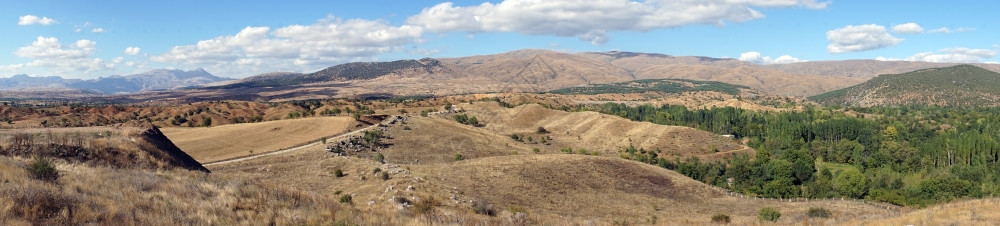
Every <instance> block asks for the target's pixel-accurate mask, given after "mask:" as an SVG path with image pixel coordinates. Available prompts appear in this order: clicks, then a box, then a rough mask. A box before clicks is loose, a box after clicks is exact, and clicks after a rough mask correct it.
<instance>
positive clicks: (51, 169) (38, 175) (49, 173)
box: [25, 156, 59, 182]
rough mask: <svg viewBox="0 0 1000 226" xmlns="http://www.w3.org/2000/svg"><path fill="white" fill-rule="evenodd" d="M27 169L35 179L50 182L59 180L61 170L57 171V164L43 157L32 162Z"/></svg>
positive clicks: (38, 157)
mask: <svg viewBox="0 0 1000 226" xmlns="http://www.w3.org/2000/svg"><path fill="white" fill-rule="evenodd" d="M25 169H26V170H28V174H31V177H32V178H35V179H39V180H43V181H48V182H54V181H56V180H58V179H59V170H57V169H56V166H55V164H53V163H52V161H51V160H49V159H47V158H45V157H42V156H36V157H35V160H33V161H31V163H29V164H28V167H27V168H25Z"/></svg>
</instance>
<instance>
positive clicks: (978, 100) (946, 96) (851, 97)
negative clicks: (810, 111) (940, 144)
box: [810, 65, 1000, 106]
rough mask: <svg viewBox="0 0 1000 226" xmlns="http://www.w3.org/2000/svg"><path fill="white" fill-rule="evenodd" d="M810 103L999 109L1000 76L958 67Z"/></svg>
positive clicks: (877, 81) (874, 82)
mask: <svg viewBox="0 0 1000 226" xmlns="http://www.w3.org/2000/svg"><path fill="white" fill-rule="evenodd" d="M810 99H812V100H814V101H817V102H820V103H824V104H837V105H853V106H878V105H933V106H997V105H998V104H997V103H998V102H997V101H998V100H1000V73H997V72H994V71H990V70H986V69H983V68H980V67H976V66H972V65H958V66H951V67H944V68H931V69H923V70H917V71H913V72H907V73H902V74H886V75H879V76H878V77H875V78H873V79H871V80H869V81H867V82H865V83H862V84H859V85H855V86H851V87H848V88H845V89H841V90H836V91H832V92H828V93H824V94H821V95H816V96H813V97H810Z"/></svg>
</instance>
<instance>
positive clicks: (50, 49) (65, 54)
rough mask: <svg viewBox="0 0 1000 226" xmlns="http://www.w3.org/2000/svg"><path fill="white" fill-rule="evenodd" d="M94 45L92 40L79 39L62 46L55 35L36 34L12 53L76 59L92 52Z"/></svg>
mask: <svg viewBox="0 0 1000 226" xmlns="http://www.w3.org/2000/svg"><path fill="white" fill-rule="evenodd" d="M96 46H97V43H96V42H94V41H90V40H86V39H81V40H77V41H76V43H74V44H73V45H72V46H70V47H69V48H63V46H62V43H59V39H57V38H55V37H42V36H38V38H37V39H36V40H35V41H34V42H31V45H29V46H24V47H21V48H18V49H17V51H14V55H17V56H19V57H24V58H42V59H78V58H86V57H87V56H90V55H92V54H94V51H95V50H96V48H95V47H96Z"/></svg>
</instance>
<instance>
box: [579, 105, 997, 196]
mask: <svg viewBox="0 0 1000 226" xmlns="http://www.w3.org/2000/svg"><path fill="white" fill-rule="evenodd" d="M577 110H596V111H600V112H603V113H607V114H612V115H618V116H621V117H624V118H628V119H631V120H636V121H649V122H653V123H658V124H665V125H680V126H689V127H694V128H698V129H702V130H706V131H710V132H714V133H718V134H730V135H733V136H734V137H735V138H737V139H741V140H742V139H746V140H748V141H749V142H748V145H749V146H750V147H752V148H754V149H756V150H757V154H756V156H752V157H751V156H746V155H743V156H736V157H733V158H731V159H728V160H727V161H725V162H701V161H699V160H698V159H697V158H690V159H685V160H683V161H682V160H679V159H678V160H673V161H669V160H665V159H663V158H660V157H658V156H656V155H655V152H652V151H645V150H634V148H631V147H630V148H625V149H626V151H624V154H622V157H623V158H629V159H634V160H638V161H642V162H646V163H650V164H656V165H660V166H663V167H665V168H671V169H675V170H677V171H678V172H680V173H682V174H684V175H687V176H689V177H692V178H694V179H697V180H700V181H703V182H706V183H709V184H713V185H717V186H723V187H730V188H732V189H733V190H735V191H739V192H743V193H748V194H754V195H758V196H764V197H786V198H787V197H812V198H826V197H851V198H866V199H871V200H878V201H886V202H890V203H895V204H900V205H927V204H933V203H939V202H944V201H948V200H951V199H955V198H963V197H981V196H986V195H995V194H997V193H1000V186H998V182H1000V165H998V164H997V161H998V159H1000V143H998V141H1000V108H941V107H879V108H847V109H845V108H835V107H827V108H819V107H814V106H806V108H805V109H803V110H802V111H787V112H758V111H749V110H744V109H739V108H732V107H726V108H713V109H699V110H689V109H687V108H685V107H683V106H667V105H664V106H661V107H654V106H651V105H642V106H637V107H629V106H626V105H624V104H614V103H609V104H604V105H590V106H579V107H577ZM651 153H652V154H651ZM728 178H732V184H729V183H728V182H727V179H728Z"/></svg>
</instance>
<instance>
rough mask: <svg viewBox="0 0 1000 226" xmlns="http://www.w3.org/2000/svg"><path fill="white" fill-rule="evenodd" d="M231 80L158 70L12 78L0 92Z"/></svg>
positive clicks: (130, 89)
mask: <svg viewBox="0 0 1000 226" xmlns="http://www.w3.org/2000/svg"><path fill="white" fill-rule="evenodd" d="M227 80H232V79H229V78H222V77H217V76H215V75H212V74H210V73H208V72H206V71H205V70H203V69H201V68H199V69H194V70H190V71H183V70H168V69H157V70H152V71H148V72H145V73H140V74H133V75H125V76H121V75H112V76H109V77H101V78H97V79H91V80H82V79H64V78H62V77H59V76H46V77H31V76H28V75H23V74H21V75H14V76H12V77H10V78H0V90H18V91H25V90H30V91H44V90H53V91H65V90H84V91H96V92H100V93H104V94H118V93H134V92H140V91H149V90H166V89H176V88H184V87H199V86H204V85H207V84H210V83H214V82H221V81H227Z"/></svg>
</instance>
